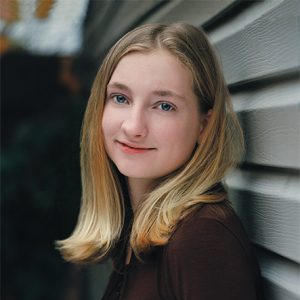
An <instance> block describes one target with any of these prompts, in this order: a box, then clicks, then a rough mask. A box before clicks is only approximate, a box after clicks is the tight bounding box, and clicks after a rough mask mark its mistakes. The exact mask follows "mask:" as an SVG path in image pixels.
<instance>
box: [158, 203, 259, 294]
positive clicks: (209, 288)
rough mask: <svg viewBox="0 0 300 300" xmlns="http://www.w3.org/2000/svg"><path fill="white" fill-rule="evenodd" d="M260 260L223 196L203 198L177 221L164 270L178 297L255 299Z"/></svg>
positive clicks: (164, 257) (163, 266)
mask: <svg viewBox="0 0 300 300" xmlns="http://www.w3.org/2000/svg"><path fill="white" fill-rule="evenodd" d="M256 264H257V262H256V260H255V256H254V255H253V253H252V251H251V243H250V242H249V240H248V238H247V235H246V232H245V231H244V229H243V226H242V224H241V222H240V221H239V218H238V217H237V215H236V214H235V212H234V210H233V209H232V208H231V206H230V205H229V203H228V202H225V203H219V204H205V205H203V206H202V207H199V209H197V210H196V211H194V212H193V213H192V214H190V215H189V216H188V217H186V218H185V219H183V220H182V221H181V222H180V223H179V224H178V226H177V229H176V230H175V232H174V233H173V235H172V237H171V238H170V240H169V242H168V244H167V245H166V246H165V247H164V251H163V260H162V265H161V270H162V274H163V275H162V276H163V278H165V280H164V282H167V283H168V284H169V286H170V288H169V289H168V291H169V294H171V293H172V294H174V295H175V296H176V297H177V298H179V299H221V298H222V299H247V300H248V299H256V296H255V294H256V287H255V285H256V280H257V276H259V270H258V269H257V267H258V266H257V265H256ZM216 287H218V288H217V289H216ZM199 295H201V297H200V296H199ZM175 296H174V297H175ZM176 297H175V298H176Z"/></svg>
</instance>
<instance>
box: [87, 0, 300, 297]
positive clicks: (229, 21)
mask: <svg viewBox="0 0 300 300" xmlns="http://www.w3.org/2000/svg"><path fill="white" fill-rule="evenodd" d="M115 3H116V2H114V1H112V2H110V1H99V2H98V4H97V5H96V6H98V9H97V7H96V8H95V9H94V10H93V15H92V16H91V19H90V22H88V24H87V25H88V26H87V31H86V32H87V35H86V37H87V39H86V43H87V49H90V50H89V51H90V52H89V53H86V55H88V56H90V57H92V58H93V59H94V60H95V61H99V60H101V57H103V54H104V52H106V50H107V49H108V48H109V47H110V46H111V44H112V43H113V42H114V41H115V40H116V39H117V38H118V37H120V36H121V35H122V34H123V33H124V32H126V31H128V30H129V29H131V28H132V27H134V26H136V25H140V24H143V23H150V22H173V21H186V22H189V23H191V24H193V25H196V26H201V25H202V26H203V27H204V28H205V30H206V31H207V33H208V34H209V36H210V38H211V40H212V41H213V43H214V45H215V47H216V48H217V50H218V52H219V55H220V58H221V62H222V65H223V69H224V73H225V78H226V81H227V83H228V85H229V89H230V91H231V94H232V99H233V103H234V107H235V110H236V111H237V112H238V115H239V118H240V121H241V124H242V126H243V129H244V133H245V138H246V146H247V150H246V155H245V158H244V161H243V163H242V164H241V166H240V167H239V168H237V169H236V170H234V171H233V172H232V173H231V174H229V176H228V178H227V180H226V181H227V184H228V187H229V194H230V197H231V200H232V201H233V203H234V206H235V208H236V211H237V213H238V214H239V216H240V217H241V219H242V221H243V223H244V225H245V227H246V230H247V231H248V233H249V236H250V238H251V240H252V242H253V244H254V245H255V248H256V251H257V254H258V257H259V261H260V265H261V268H262V274H263V277H264V283H265V287H266V299H270V300H295V299H300V288H299V287H300V266H299V264H300V232H299V231H300V229H299V228H300V207H299V206H300V184H299V183H300V180H299V169H300V135H299V133H300V126H299V125H300V124H299V111H300V110H299V108H300V84H299V65H300V58H299V56H300V28H299V10H300V1H298V0H268V1H257V2H254V1H253V2H252V1H232V0H226V1H170V2H165V1H154V0H153V1H152V0H151V1H150V0H148V1H128V2H127V1H123V2H122V5H120V2H119V4H118V5H116V4H115ZM97 16H98V17H97ZM96 34H97V39H98V41H97V43H96V44H95V36H96ZM89 43H90V44H91V45H92V47H89ZM109 270H110V266H109V265H108V264H106V265H103V266H102V267H93V268H91V269H90V274H91V276H90V278H91V291H92V295H91V299H99V296H100V295H101V293H102V290H103V288H104V286H105V284H106V280H107V274H108V272H109ZM100 278H102V281H101V282H100V280H99V279H100Z"/></svg>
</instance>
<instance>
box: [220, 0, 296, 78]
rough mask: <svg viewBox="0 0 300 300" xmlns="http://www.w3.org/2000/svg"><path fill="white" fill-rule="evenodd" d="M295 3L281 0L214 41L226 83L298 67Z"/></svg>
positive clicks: (289, 0)
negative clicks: (260, 14)
mask: <svg viewBox="0 0 300 300" xmlns="http://www.w3.org/2000/svg"><path fill="white" fill-rule="evenodd" d="M299 5H300V2H299V1H295V0H287V1H284V2H283V3H281V4H279V5H278V6H276V7H275V8H273V9H272V10H271V11H269V12H268V13H266V14H264V15H263V16H261V17H260V18H258V19H256V20H255V21H254V22H253V23H251V24H249V25H248V26H246V27H242V28H241V29H240V30H239V31H238V32H236V33H235V34H233V35H231V36H229V37H227V38H226V39H224V40H221V41H219V42H218V43H216V45H215V46H216V48H217V49H218V51H219V53H220V56H221V60H222V65H223V69H224V73H225V78H226V81H227V83H228V84H233V83H237V82H241V81H249V80H253V79H256V78H264V77H267V76H270V75H272V76H274V74H282V73H286V72H289V71H292V70H293V71H294V70H295V69H298V68H299V66H300V62H299V53H300V30H299Z"/></svg>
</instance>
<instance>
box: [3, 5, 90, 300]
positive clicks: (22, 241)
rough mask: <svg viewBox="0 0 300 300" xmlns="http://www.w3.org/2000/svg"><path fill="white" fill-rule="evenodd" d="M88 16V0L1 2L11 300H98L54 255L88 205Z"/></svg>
mask: <svg viewBox="0 0 300 300" xmlns="http://www.w3.org/2000/svg"><path fill="white" fill-rule="evenodd" d="M75 2H76V3H75ZM66 4H69V5H66ZM72 4H73V5H75V6H76V4H77V6H79V7H77V8H76V9H74V8H72ZM87 9H88V2H87V1H80V0H79V1H77V0H76V1H71V2H70V1H66V2H65V3H63V2H62V1H58V2H57V3H56V1H30V0H27V1H14V0H13V1H2V0H1V6H0V11H1V24H0V25H1V120H2V122H1V124H2V126H1V177H2V178H1V299H3V300H15V299H22V300H38V299H45V300H46V299H49V300H54V299H57V300H59V299H70V300H71V299H72V300H73V299H74V300H75V299H88V289H87V286H86V285H87V280H86V277H87V269H86V268H79V267H76V266H74V265H71V264H68V263H66V262H64V261H63V260H62V258H61V257H60V254H59V253H58V251H56V250H55V247H54V241H55V240H58V239H63V238H66V237H67V236H68V235H69V234H70V233H71V232H72V230H73V228H74V225H75V223H76V220H77V215H78V209H79V203H80V195H81V187H80V168H79V135H80V127H81V120H82V115H83V111H84V107H85V104H86V101H87V99H88V93H89V91H88V90H89V83H87V82H85V83H84V84H83V83H82V78H80V77H79V76H78V74H77V73H78V67H76V66H77V65H79V64H80V68H82V66H83V65H84V63H79V61H80V60H81V58H80V50H81V43H82V30H83V27H84V21H85V18H86V11H87Z"/></svg>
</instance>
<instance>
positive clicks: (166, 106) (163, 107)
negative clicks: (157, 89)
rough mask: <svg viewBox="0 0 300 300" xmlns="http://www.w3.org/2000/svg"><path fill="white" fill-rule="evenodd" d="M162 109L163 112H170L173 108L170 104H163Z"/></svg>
mask: <svg viewBox="0 0 300 300" xmlns="http://www.w3.org/2000/svg"><path fill="white" fill-rule="evenodd" d="M161 108H162V109H163V110H170V108H171V107H170V104H168V103H162V105H161Z"/></svg>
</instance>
